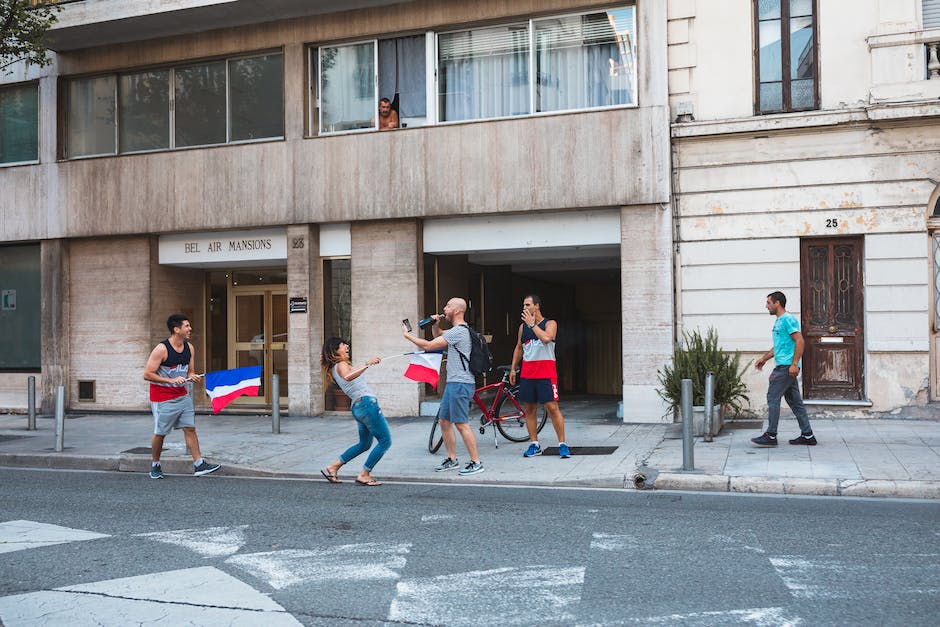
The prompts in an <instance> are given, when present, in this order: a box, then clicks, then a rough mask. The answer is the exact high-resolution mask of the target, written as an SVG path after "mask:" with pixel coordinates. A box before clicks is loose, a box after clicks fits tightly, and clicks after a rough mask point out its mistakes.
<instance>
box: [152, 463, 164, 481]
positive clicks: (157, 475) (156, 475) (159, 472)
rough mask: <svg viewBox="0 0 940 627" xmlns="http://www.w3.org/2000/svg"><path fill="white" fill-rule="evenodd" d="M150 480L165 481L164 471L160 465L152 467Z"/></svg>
mask: <svg viewBox="0 0 940 627" xmlns="http://www.w3.org/2000/svg"><path fill="white" fill-rule="evenodd" d="M150 478H151V479H163V469H162V468H161V467H160V464H156V465H152V466H150Z"/></svg>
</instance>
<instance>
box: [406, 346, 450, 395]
mask: <svg viewBox="0 0 940 627" xmlns="http://www.w3.org/2000/svg"><path fill="white" fill-rule="evenodd" d="M443 358H444V354H443V352H442V351H419V352H416V353H412V354H411V363H410V364H408V369H407V370H405V376H406V377H407V378H409V379H411V380H412V381H420V382H424V383H430V384H431V385H433V386H434V387H437V382H438V380H439V379H440V377H441V375H440V371H441V360H442V359H443Z"/></svg>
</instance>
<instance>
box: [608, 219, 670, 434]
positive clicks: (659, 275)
mask: <svg viewBox="0 0 940 627" xmlns="http://www.w3.org/2000/svg"><path fill="white" fill-rule="evenodd" d="M620 238H621V242H620V268H621V269H620V281H621V284H620V292H621V299H622V301H623V302H622V311H623V319H622V337H623V339H622V342H623V420H624V422H671V421H672V417H671V416H666V415H665V414H666V405H665V403H664V402H663V400H662V399H661V398H660V397H659V395H658V394H657V393H656V387H657V385H658V383H657V380H656V371H657V370H658V369H659V368H661V367H662V366H663V364H665V363H667V361H668V360H669V359H671V358H672V351H673V345H674V337H673V333H674V331H673V317H674V306H673V267H672V265H673V264H672V210H671V208H670V205H669V204H668V203H667V204H662V205H639V206H632V207H624V208H623V209H622V210H621V212H620Z"/></svg>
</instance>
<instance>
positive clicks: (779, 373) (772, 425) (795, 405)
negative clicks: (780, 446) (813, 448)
mask: <svg viewBox="0 0 940 627" xmlns="http://www.w3.org/2000/svg"><path fill="white" fill-rule="evenodd" d="M781 397H783V398H785V399H787V405H789V406H790V409H791V410H792V411H793V415H795V416H796V421H797V422H798V423H800V433H802V434H803V435H812V434H813V428H812V427H811V426H809V416H807V415H806V407H804V406H803V396H802V395H801V394H800V385H799V383H797V381H796V377H791V376H790V366H787V365H783V366H777V367H776V368H774V369H773V371H772V372H771V373H770V386H769V387H768V388H767V414H768V416H767V433H772V434H774V435H777V423H779V422H780V398H781Z"/></svg>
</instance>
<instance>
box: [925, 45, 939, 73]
mask: <svg viewBox="0 0 940 627" xmlns="http://www.w3.org/2000/svg"><path fill="white" fill-rule="evenodd" d="M924 47H925V48H926V49H927V80H938V79H940V38H938V40H937V41H931V42H927V43H925V44H924Z"/></svg>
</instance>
